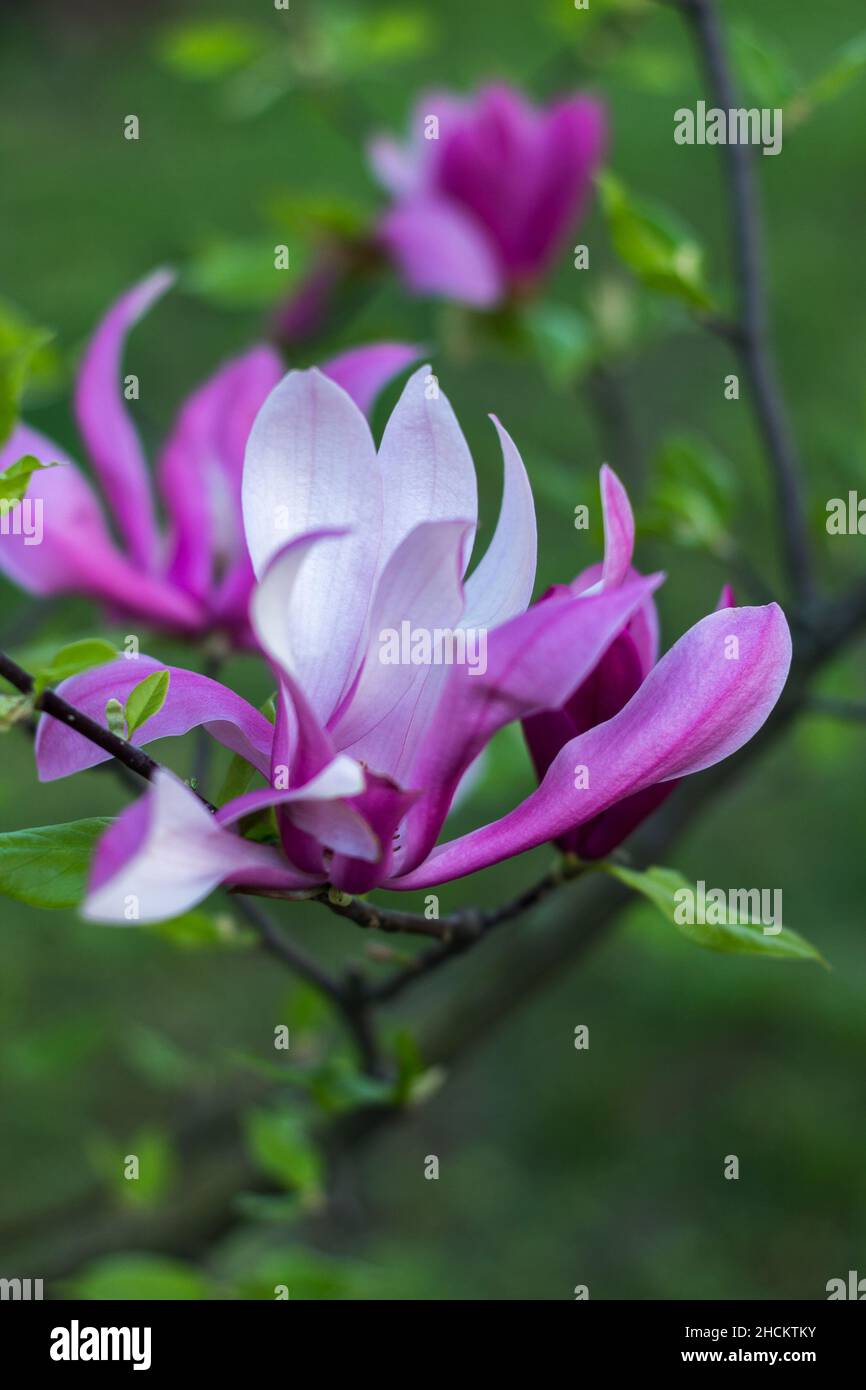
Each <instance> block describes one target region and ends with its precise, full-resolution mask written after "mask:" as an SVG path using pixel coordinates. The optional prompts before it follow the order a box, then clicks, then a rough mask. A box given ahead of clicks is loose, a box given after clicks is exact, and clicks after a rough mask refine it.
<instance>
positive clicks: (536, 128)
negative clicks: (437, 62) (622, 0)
mask: <svg viewBox="0 0 866 1390" xmlns="http://www.w3.org/2000/svg"><path fill="white" fill-rule="evenodd" d="M604 140H605V117H604V111H603V108H602V107H601V106H600V105H599V104H598V102H595V101H593V100H592V98H590V97H586V96H582V95H575V96H570V97H566V98H564V99H562V100H561V101H557V102H554V103H553V104H551V105H550V106H548V107H547V108H546V109H540V108H537V107H534V106H532V105H531V104H530V103H529V102H528V101H527V100H526V98H525V97H524V96H523V95H522V94H521V93H520V92H519V91H517V90H516V89H515V88H512V87H508V86H505V85H504V84H497V85H494V86H489V87H483V88H481V90H480V91H479V92H478V93H477V94H476V95H475V96H473V97H471V98H460V97H457V96H454V95H453V94H452V93H450V92H429V93H427V94H426V95H425V96H422V97H421V99H420V100H419V101H418V102H417V103H416V105H415V109H414V111H413V114H412V121H411V130H410V138H409V140H408V142H407V143H406V144H400V143H399V142H398V141H396V140H394V139H393V138H392V137H391V136H388V135H380V136H378V137H377V138H376V139H375V140H374V141H373V142H372V143H371V146H370V160H371V163H372V165H373V169H374V171H375V173H376V175H377V177H378V179H379V181H380V183H382V184H383V186H384V187H385V188H386V189H387V191H388V192H389V193H390V194H391V196H392V198H393V200H394V201H393V204H392V206H391V207H390V208H389V209H388V211H387V212H386V213H385V214H384V216H383V218H382V220H381V222H380V225H379V229H378V239H379V241H380V242H381V244H382V245H383V246H384V248H385V250H386V251H387V252H388V254H389V255H390V256H391V257H392V258H393V260H394V261H395V262H396V264H397V265H398V266H399V268H400V271H401V273H402V276H403V278H404V280H405V282H406V284H407V285H408V286H409V288H410V289H412V290H415V291H416V292H417V293H420V294H437V295H447V296H448V297H449V298H452V299H458V300H462V301H464V302H465V303H467V304H474V305H478V306H480V307H485V308H486V307H489V306H491V305H494V304H498V303H500V302H501V301H502V300H504V299H506V298H508V296H509V295H511V294H515V293H518V294H519V293H520V292H521V291H522V290H524V289H525V288H526V287H527V286H529V285H531V284H532V283H533V282H534V281H535V280H537V279H538V277H539V275H541V274H542V273H543V272H544V271H545V270H546V269H547V268H548V266H549V265H550V262H551V260H552V258H553V257H554V256H555V255H556V253H557V252H558V251H559V250H560V249H561V246H562V243H563V240H564V238H565V237H567V236H568V233H569V232H570V231H571V229H572V227H573V226H574V225H575V223H576V222H577V220H578V219H579V217H580V215H581V212H582V210H583V208H584V207H585V205H586V202H587V199H588V197H589V193H590V189H591V187H592V179H593V176H594V174H595V171H596V169H597V167H598V165H599V162H600V160H601V157H602V153H603V150H604Z"/></svg>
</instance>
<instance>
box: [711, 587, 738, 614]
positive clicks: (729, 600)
mask: <svg viewBox="0 0 866 1390" xmlns="http://www.w3.org/2000/svg"><path fill="white" fill-rule="evenodd" d="M736 606H737V600H736V599H735V597H734V591H733V589H732V588H731V586H730V584H723V585H722V592H721V593H720V594H719V601H718V603H717V604H716V612H718V611H719V609H721V608H736Z"/></svg>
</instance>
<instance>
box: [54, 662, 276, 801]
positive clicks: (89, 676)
mask: <svg viewBox="0 0 866 1390" xmlns="http://www.w3.org/2000/svg"><path fill="white" fill-rule="evenodd" d="M153 671H168V672H169V677H170V679H169V688H168V695H167V697H166V701H165V704H164V705H163V707H162V709H161V710H160V711H159V713H158V714H155V715H153V716H152V718H150V719H148V720H147V722H146V723H145V724H144V725H143V726H142V727H141V728H140V729H138V730H137V731H136V733H135V734H134V736H133V740H132V741H133V743H135V744H136V745H137V746H143V745H144V744H147V743H152V742H153V741H154V740H155V739H158V738H174V737H177V736H178V735H180V734H185V733H188V732H189V730H190V729H195V728H198V727H199V726H202V727H204V729H205V730H206V731H207V732H208V733H209V734H210V735H211V736H212V737H213V738H215V739H216V740H217V742H218V743H222V744H223V745H224V746H225V747H226V748H230V749H231V750H232V752H233V753H239V754H240V756H241V757H242V758H246V759H247V761H248V762H249V763H252V765H253V766H254V767H256V768H258V770H259V771H260V772H262V773H264V775H265V776H267V774H268V772H269V767H270V751H271V742H272V739H273V733H274V730H273V725H272V724H270V723H269V721H268V720H267V719H266V718H265V716H264V715H263V714H260V713H259V711H258V710H256V709H253V707H252V705H250V704H248V703H247V701H246V700H243V699H242V698H241V697H240V695H235V693H234V691H232V690H228V689H227V688H226V687H225V686H224V685H220V683H219V681H215V680H211V679H210V677H208V676H200V675H198V673H197V672H195V671H185V670H183V669H182V668H181V667H177V666H166V665H164V663H162V662H159V661H155V660H154V659H153V657H149V656H139V657H136V658H135V659H134V660H132V659H127V658H126V657H121V658H119V660H117V661H110V662H107V663H106V664H105V665H104V666H95V667H93V668H92V669H91V670H89V671H83V672H82V673H81V675H78V676H71V677H70V678H69V679H68V680H65V681H62V682H61V684H60V685H59V686H58V687H57V693H58V695H62V696H63V698H64V699H65V700H68V701H69V703H70V704H71V705H74V706H75V708H76V709H78V710H80V711H81V713H82V714H86V715H88V716H89V717H90V718H91V719H95V720H96V721H97V722H98V723H100V724H103V723H104V722H105V706H106V703H107V701H108V700H110V699H112V698H115V699H118V700H120V702H121V704H124V703H125V702H126V699H127V697H128V695H129V693H130V691H131V690H132V689H133V687H134V686H136V685H138V683H139V682H140V681H142V680H144V678H145V676H148V675H150V674H151V673H152V672H153ZM35 754H36V768H37V772H38V775H39V780H40V781H41V782H53V781H56V780H57V778H59V777H69V776H71V775H72V773H74V772H80V771H82V770H83V769H84V768H88V767H96V765H97V764H98V763H104V762H107V761H108V759H109V758H110V756H111V755H110V754H109V753H105V752H104V751H103V750H102V749H101V748H97V746H96V745H95V744H93V743H91V742H90V741H89V739H86V738H84V736H83V735H82V734H79V733H77V732H76V731H75V730H74V729H70V728H69V727H68V726H67V725H66V724H61V723H60V722H59V720H56V719H52V718H50V716H49V715H43V716H42V718H41V719H40V721H39V727H38V729H37V731H36V743H35Z"/></svg>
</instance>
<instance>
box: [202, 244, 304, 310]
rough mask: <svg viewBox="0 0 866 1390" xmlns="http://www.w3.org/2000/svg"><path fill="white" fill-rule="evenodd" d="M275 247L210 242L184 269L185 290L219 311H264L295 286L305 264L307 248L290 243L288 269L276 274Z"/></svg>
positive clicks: (273, 245)
mask: <svg viewBox="0 0 866 1390" xmlns="http://www.w3.org/2000/svg"><path fill="white" fill-rule="evenodd" d="M278 235H279V234H278ZM276 244H277V243H275V242H274V241H273V240H270V241H267V240H264V239H261V238H259V239H256V240H252V241H249V240H248V241H213V242H210V243H209V244H207V245H206V246H204V247H202V249H201V250H200V251H199V252H198V253H197V255H195V256H194V257H193V259H192V260H191V261H190V263H189V265H188V266H187V269H186V273H185V276H184V286H185V288H186V289H187V290H188V291H189V292H190V293H191V294H194V295H198V296H199V298H201V299H204V300H206V301H207V303H209V304H212V305H214V306H215V307H216V308H218V309H263V308H266V307H267V306H268V305H269V304H272V303H273V302H274V300H276V299H278V298H279V297H280V296H281V295H284V294H285V293H286V291H287V290H288V289H289V287H290V286H291V285H292V284H294V282H295V280H296V279H297V277H298V274H299V272H300V271H302V270H303V268H304V265H305V264H306V261H307V251H306V247H305V246H303V245H302V244H301V243H300V242H299V241H298V242H296V241H294V240H293V241H292V243H291V245H290V246H289V268H288V269H287V270H277V269H276V267H275V265H274V259H275V251H274V247H275V245H276Z"/></svg>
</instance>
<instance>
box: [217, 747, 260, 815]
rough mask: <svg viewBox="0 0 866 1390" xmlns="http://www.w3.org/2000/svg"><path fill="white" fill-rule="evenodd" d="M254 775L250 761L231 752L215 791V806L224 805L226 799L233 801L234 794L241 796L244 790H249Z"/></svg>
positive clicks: (254, 771)
mask: <svg viewBox="0 0 866 1390" xmlns="http://www.w3.org/2000/svg"><path fill="white" fill-rule="evenodd" d="M255 775H256V769H255V768H254V767H253V765H252V763H248V762H247V760H246V758H242V757H241V755H240V753H233V754H232V757H231V761H230V762H229V765H228V767H227V768H226V775H225V777H224V778H223V783H222V786H221V787H220V789H219V792H218V793H217V799H216V804H217V806H225V804H226V802H227V801H234V799H235V797H236V796H243V794H244V792H245V791H248V790H249V786H250V783H251V782H252V780H253V778H254V777H255Z"/></svg>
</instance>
